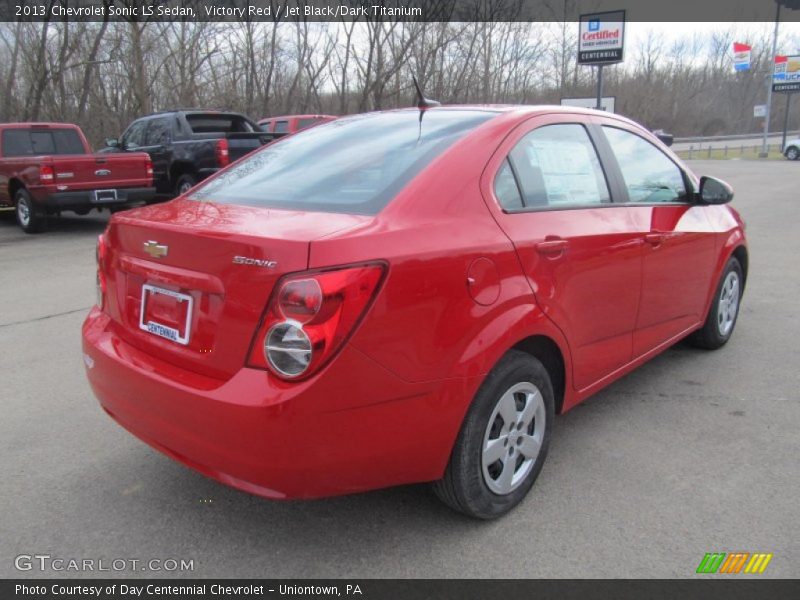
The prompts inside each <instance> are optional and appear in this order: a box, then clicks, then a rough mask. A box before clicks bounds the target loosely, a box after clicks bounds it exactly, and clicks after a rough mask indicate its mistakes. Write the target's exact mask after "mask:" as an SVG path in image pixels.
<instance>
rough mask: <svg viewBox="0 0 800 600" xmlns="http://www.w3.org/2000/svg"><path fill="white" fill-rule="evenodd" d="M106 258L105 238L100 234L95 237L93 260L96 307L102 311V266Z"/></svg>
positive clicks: (104, 278) (103, 280) (103, 300)
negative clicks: (95, 247)
mask: <svg viewBox="0 0 800 600" xmlns="http://www.w3.org/2000/svg"><path fill="white" fill-rule="evenodd" d="M105 258H106V238H105V236H103V234H102V233H101V234H100V235H99V236H97V249H96V250H95V259H96V260H97V306H99V307H100V309H101V310H102V308H103V306H104V305H105V298H106V275H105V273H104V272H103V265H104V263H105Z"/></svg>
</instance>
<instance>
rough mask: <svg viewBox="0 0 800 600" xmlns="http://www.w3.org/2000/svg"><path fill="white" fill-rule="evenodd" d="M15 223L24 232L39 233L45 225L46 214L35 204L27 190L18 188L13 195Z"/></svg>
mask: <svg viewBox="0 0 800 600" xmlns="http://www.w3.org/2000/svg"><path fill="white" fill-rule="evenodd" d="M14 204H15V207H16V208H15V212H16V215H17V224H19V226H20V227H22V230H23V231H24V232H25V233H40V232H42V231H44V229H45V227H46V225H47V214H46V213H45V212H44V211H43V210H41V209H40V208H39V207H37V206H36V203H35V202H34V201H33V199H32V198H31V195H30V194H29V193H28V192H27V190H19V191H18V192H17V194H16V196H14Z"/></svg>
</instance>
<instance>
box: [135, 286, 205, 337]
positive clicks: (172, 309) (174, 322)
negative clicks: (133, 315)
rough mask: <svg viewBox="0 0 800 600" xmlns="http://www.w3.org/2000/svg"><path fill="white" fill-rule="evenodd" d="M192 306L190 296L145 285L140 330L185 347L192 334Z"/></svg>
mask: <svg viewBox="0 0 800 600" xmlns="http://www.w3.org/2000/svg"><path fill="white" fill-rule="evenodd" d="M192 305H193V299H192V297H191V296H190V295H189V294H181V293H180V292H173V291H172V290H166V289H164V288H160V287H156V286H154V285H149V284H145V285H143V286H142V306H141V312H140V316H139V329H142V330H144V331H147V332H148V333H152V334H153V335H157V336H160V337H163V338H166V339H168V340H171V341H173V342H176V343H178V344H183V345H184V346H185V345H186V344H188V343H189V335H190V333H191V324H192Z"/></svg>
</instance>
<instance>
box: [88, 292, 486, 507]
mask: <svg viewBox="0 0 800 600" xmlns="http://www.w3.org/2000/svg"><path fill="white" fill-rule="evenodd" d="M115 327H116V325H115V324H114V323H113V322H112V321H111V320H110V319H109V317H108V316H107V315H106V314H105V313H103V312H101V311H100V310H99V309H98V308H96V307H95V308H93V309H92V311H91V312H90V314H89V316H88V317H87V319H86V322H85V323H84V326H83V352H84V361H85V363H86V372H87V376H88V378H89V382H90V384H91V386H92V389H93V391H94V393H95V395H96V396H97V398H98V399H99V401H100V404H101V405H102V407H103V408H104V409H105V410H106V412H108V414H110V415H111V416H112V417H113V418H114V419H115V420H116V421H118V422H119V423H120V424H121V425H122V426H124V427H125V428H126V429H128V430H129V431H130V432H132V433H133V434H135V435H136V436H138V437H139V438H141V439H142V440H144V441H145V442H147V443H148V444H150V445H151V446H153V447H154V448H156V449H157V450H160V451H161V452H164V453H165V454H167V455H168V456H170V457H172V458H174V459H176V460H178V461H179V462H181V463H183V464H185V465H186V466H189V467H191V468H193V469H195V470H197V471H199V472H201V473H203V474H205V475H207V476H209V477H212V478H214V479H217V480H218V481H221V482H222V483H225V484H227V485H230V486H233V487H235V488H238V489H241V490H243V491H246V492H250V493H253V494H257V495H260V496H265V497H269V498H283V499H288V498H314V497H322V496H331V495H338V494H346V493H351V492H357V491H363V490H368V489H375V488H381V487H388V486H392V485H399V484H404V483H414V482H422V481H431V480H434V479H438V478H440V477H441V476H442V473H443V472H444V468H445V466H446V464H447V461H448V459H449V455H450V451H451V449H452V445H453V442H454V440H455V437H456V435H457V433H458V429H459V427H460V424H461V420H462V417H463V414H464V412H465V410H466V404H467V402H466V401H465V398H471V397H472V393H473V392H474V388H475V387H477V385H478V384H479V381H477V380H475V379H448V380H444V381H441V382H428V383H408V382H405V381H402V380H400V379H398V378H397V377H395V376H394V375H392V374H391V373H389V372H388V371H386V370H385V369H383V368H382V367H381V366H379V365H377V364H376V363H375V362H373V361H372V360H371V359H369V358H368V357H367V356H365V355H363V354H362V353H361V352H359V351H358V350H355V349H354V348H352V347H349V346H348V347H345V348H344V349H343V350H342V352H341V354H340V355H339V356H338V357H337V358H336V359H335V360H334V361H332V363H331V364H330V365H328V367H326V368H325V369H323V371H322V372H321V373H319V374H318V375H316V376H315V377H313V378H311V379H310V380H308V381H305V382H298V383H292V384H287V383H285V382H281V381H280V380H277V379H276V378H274V377H272V376H271V375H270V374H269V373H267V372H265V371H260V370H257V369H250V368H242V369H241V370H240V371H238V372H237V373H236V374H235V375H234V376H233V377H231V378H230V379H229V380H227V381H222V380H215V379H211V378H209V377H206V376H203V375H200V374H197V373H194V372H189V371H186V370H184V369H180V368H178V367H175V366H174V365H171V364H169V363H166V362H163V361H160V360H158V359H154V358H152V357H151V356H149V355H147V354H145V353H143V352H141V351H139V350H137V349H136V348H134V347H132V346H130V345H129V344H127V343H126V342H124V341H123V340H122V339H121V338H120V337H119V336H118V335H117V334H115V333H114V328H115Z"/></svg>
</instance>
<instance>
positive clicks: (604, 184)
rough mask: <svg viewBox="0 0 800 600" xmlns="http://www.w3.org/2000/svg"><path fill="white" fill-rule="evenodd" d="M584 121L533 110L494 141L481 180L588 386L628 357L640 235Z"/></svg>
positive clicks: (579, 383)
mask: <svg viewBox="0 0 800 600" xmlns="http://www.w3.org/2000/svg"><path fill="white" fill-rule="evenodd" d="M591 131H592V127H591V118H590V117H587V116H586V115H580V114H563V113H559V114H551V115H543V116H538V117H534V118H532V119H530V120H528V121H526V122H525V123H524V124H523V125H521V126H519V127H517V128H516V129H515V130H514V131H513V132H512V133H511V134H510V135H509V136H508V137H507V138H506V139H505V141H504V142H503V143H502V144H501V146H500V147H499V148H498V150H497V152H496V153H495V154H494V156H493V157H492V159H491V161H490V162H489V165H488V166H487V169H486V170H485V172H484V175H483V177H482V182H481V187H482V191H483V194H484V197H485V198H486V200H487V202H488V204H489V205H490V208H491V209H492V210H493V211H494V212H495V214H496V218H497V221H498V223H499V224H500V226H501V227H502V229H503V230H504V231H505V232H506V234H507V235H508V236H509V238H510V239H511V241H512V242H513V244H514V246H515V247H516V250H517V253H518V255H519V257H520V262H521V264H522V267H523V269H524V270H525V272H526V274H527V276H528V279H529V281H530V283H531V286H532V288H533V291H534V294H535V296H536V300H537V302H538V304H539V305H540V306H541V307H542V309H543V310H544V311H545V313H546V314H547V315H548V316H549V317H550V318H551V319H552V320H553V321H554V322H555V324H556V325H557V326H558V327H559V328H560V329H561V330H562V331H563V332H564V334H565V336H566V338H567V340H568V343H569V346H570V351H571V353H572V363H573V365H574V366H573V379H574V385H575V387H576V388H577V389H579V390H581V389H585V388H587V387H589V386H591V385H592V384H594V383H596V382H598V381H599V380H601V379H602V378H604V377H605V376H607V375H609V374H610V373H612V372H613V371H615V370H616V369H618V368H620V367H622V366H623V365H625V364H626V363H628V362H629V361H630V360H631V355H632V335H633V328H634V325H635V322H636V312H637V308H638V305H639V294H640V291H641V278H642V254H641V251H642V248H641V244H642V241H641V233H640V231H639V227H638V225H637V223H636V221H635V220H634V219H633V218H632V217H631V215H630V208H628V207H627V206H626V205H625V204H622V203H617V200H618V197H617V196H618V195H619V190H618V189H616V188H617V187H618V185H617V184H618V180H616V182H615V180H609V179H608V178H607V177H606V176H605V173H604V171H603V168H602V166H601V163H600V160H599V159H598V154H597V150H596V147H595V143H594V141H593V138H592V135H596V134H592V133H591Z"/></svg>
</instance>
